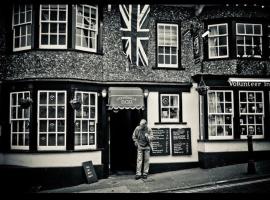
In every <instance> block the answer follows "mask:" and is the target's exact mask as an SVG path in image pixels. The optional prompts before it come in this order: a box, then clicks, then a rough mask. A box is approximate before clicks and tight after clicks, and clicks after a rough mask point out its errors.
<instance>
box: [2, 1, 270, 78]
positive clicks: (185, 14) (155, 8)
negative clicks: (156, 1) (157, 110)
mask: <svg viewBox="0 0 270 200" xmlns="http://www.w3.org/2000/svg"><path fill="white" fill-rule="evenodd" d="M101 9H103V35H102V41H103V55H102V54H95V53H88V52H82V51H74V50H70V49H68V50H38V49H36V50H30V51H24V52H16V53H11V54H9V53H7V54H6V53H5V50H6V43H7V41H6V37H7V29H5V28H6V26H7V25H5V22H6V20H5V18H4V17H3V16H1V17H0V41H1V42H0V49H1V50H2V51H1V50H0V79H8V80H13V79H24V78H74V79H85V80H93V81H102V80H103V81H153V82H189V81H191V76H193V75H195V74H197V73H200V72H201V65H200V63H198V64H195V60H194V58H193V48H192V38H193V36H192V32H191V31H188V30H190V28H191V27H195V28H196V29H198V30H199V31H200V33H202V32H203V29H202V28H203V20H205V19H212V18H226V17H253V16H256V17H262V16H264V17H265V18H270V13H269V12H267V9H260V8H257V9H256V10H255V9H254V8H243V7H241V8H238V7H226V6H223V7H205V8H204V10H203V12H202V13H201V15H200V16H198V17H197V16H195V12H194V9H193V8H190V7H177V6H162V5H151V11H150V41H149V45H148V58H149V66H147V67H138V66H134V65H131V64H130V63H129V62H128V60H127V58H126V57H125V55H124V53H123V51H122V42H121V32H120V26H121V22H120V12H119V8H118V5H112V10H111V11H107V7H106V6H105V7H103V8H101ZM3 13H5V12H3ZM0 15H1V13H0ZM157 20H159V21H172V22H180V23H181V29H180V31H181V36H180V40H181V47H180V48H181V55H179V56H180V57H181V67H182V68H184V69H183V70H176V69H173V70H172V69H170V70H164V69H153V68H154V67H156V21H157ZM184 33H185V34H184ZM202 49H203V48H202V41H201V55H203V51H202ZM201 59H203V57H201ZM237 62H238V60H236V59H234V60H233V59H222V60H215V61H211V60H209V61H203V68H204V72H205V73H209V74H237V73H240V74H243V75H246V74H248V75H252V74H257V75H259V74H269V71H270V69H269V68H270V62H269V61H250V62H249V63H248V64H247V65H244V67H243V66H242V67H237ZM127 69H128V70H127Z"/></svg>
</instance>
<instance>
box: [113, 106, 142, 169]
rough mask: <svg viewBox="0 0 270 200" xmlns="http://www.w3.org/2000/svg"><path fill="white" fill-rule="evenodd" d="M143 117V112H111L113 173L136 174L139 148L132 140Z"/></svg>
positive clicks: (127, 110) (125, 110) (126, 110)
mask: <svg viewBox="0 0 270 200" xmlns="http://www.w3.org/2000/svg"><path fill="white" fill-rule="evenodd" d="M142 117H143V111H142V110H136V109H135V110H129V109H124V110H117V111H116V112H115V111H110V161H111V163H110V164H111V172H112V173H135V170H136V158H137V148H136V147H135V145H134V142H133V140H132V134H133V131H134V129H135V128H136V126H138V125H139V122H140V120H141V119H142Z"/></svg>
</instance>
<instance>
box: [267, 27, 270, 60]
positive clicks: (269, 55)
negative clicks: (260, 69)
mask: <svg viewBox="0 0 270 200" xmlns="http://www.w3.org/2000/svg"><path fill="white" fill-rule="evenodd" d="M267 29H268V31H267V32H268V57H269V58H270V25H268V26H267Z"/></svg>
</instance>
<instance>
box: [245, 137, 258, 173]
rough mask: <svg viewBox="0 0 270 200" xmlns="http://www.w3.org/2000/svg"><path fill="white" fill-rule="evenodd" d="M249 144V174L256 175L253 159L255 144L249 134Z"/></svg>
mask: <svg viewBox="0 0 270 200" xmlns="http://www.w3.org/2000/svg"><path fill="white" fill-rule="evenodd" d="M247 142H248V174H255V173H256V168H255V161H254V157H253V142H252V135H250V134H248V136H247Z"/></svg>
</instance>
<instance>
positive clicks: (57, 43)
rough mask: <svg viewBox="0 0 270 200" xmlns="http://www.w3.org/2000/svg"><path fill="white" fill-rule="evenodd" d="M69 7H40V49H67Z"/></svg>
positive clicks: (55, 5) (51, 5) (59, 5)
mask: <svg viewBox="0 0 270 200" xmlns="http://www.w3.org/2000/svg"><path fill="white" fill-rule="evenodd" d="M67 21H68V6H67V5H61V4H46V5H40V30H39V31H40V34H39V35H40V38H39V47H40V48H50V49H63V48H64V49H65V48H67V26H68V23H67Z"/></svg>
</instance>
